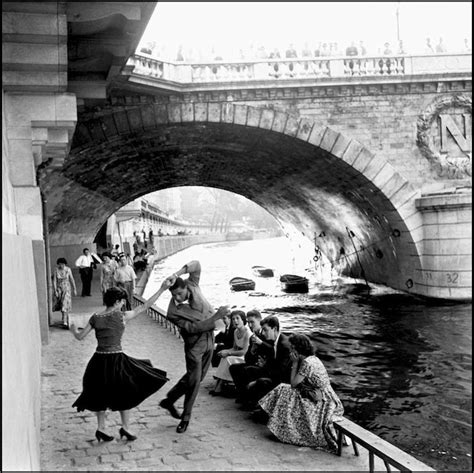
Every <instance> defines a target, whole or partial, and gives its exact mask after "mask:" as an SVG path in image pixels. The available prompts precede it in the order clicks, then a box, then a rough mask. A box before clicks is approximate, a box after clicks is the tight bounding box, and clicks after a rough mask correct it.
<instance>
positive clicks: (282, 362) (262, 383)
mask: <svg viewBox="0 0 474 473" xmlns="http://www.w3.org/2000/svg"><path fill="white" fill-rule="evenodd" d="M261 326H262V333H263V336H264V338H265V340H266V341H267V342H273V347H272V350H273V353H274V356H271V357H267V359H266V360H264V362H263V366H249V367H248V368H247V370H246V377H247V379H246V380H245V381H246V382H247V384H246V385H245V388H244V392H243V400H244V402H246V403H247V406H248V407H257V402H258V400H259V399H260V398H262V397H263V396H265V394H267V393H268V392H270V391H271V390H272V389H273V388H274V387H276V386H278V385H279V384H280V383H289V382H290V377H291V364H292V362H291V358H290V351H291V349H290V344H289V342H288V337H287V336H286V335H284V334H283V333H280V321H279V320H278V317H276V316H275V315H270V316H268V317H265V318H264V319H263V320H262V322H261Z"/></svg>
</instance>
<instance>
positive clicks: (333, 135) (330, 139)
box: [319, 128, 339, 157]
mask: <svg viewBox="0 0 474 473" xmlns="http://www.w3.org/2000/svg"><path fill="white" fill-rule="evenodd" d="M338 137H339V133H338V132H337V131H334V130H332V129H331V128H326V129H325V130H324V135H323V139H322V140H321V143H320V144H319V147H320V148H321V149H324V150H325V151H328V152H329V153H330V152H331V150H332V148H333V147H334V145H335V143H336V141H337V139H338ZM338 157H339V156H338Z"/></svg>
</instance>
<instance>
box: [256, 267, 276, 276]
mask: <svg viewBox="0 0 474 473" xmlns="http://www.w3.org/2000/svg"><path fill="white" fill-rule="evenodd" d="M252 270H253V272H254V274H255V276H260V277H262V278H272V277H273V269H270V268H266V267H265V266H252Z"/></svg>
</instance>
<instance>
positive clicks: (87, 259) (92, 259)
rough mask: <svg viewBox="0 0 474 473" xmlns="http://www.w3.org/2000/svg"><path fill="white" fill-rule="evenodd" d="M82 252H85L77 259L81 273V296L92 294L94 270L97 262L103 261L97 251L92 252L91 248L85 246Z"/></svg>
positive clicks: (77, 265)
mask: <svg viewBox="0 0 474 473" xmlns="http://www.w3.org/2000/svg"><path fill="white" fill-rule="evenodd" d="M82 252H83V254H82V255H81V256H79V258H77V260H76V267H77V268H79V274H80V275H81V281H82V292H81V296H82V297H85V296H90V295H91V283H92V275H93V270H94V267H95V266H96V264H97V263H102V260H101V259H100V258H99V257H98V256H97V255H96V254H95V253H91V251H90V250H89V248H84V249H83V250H82Z"/></svg>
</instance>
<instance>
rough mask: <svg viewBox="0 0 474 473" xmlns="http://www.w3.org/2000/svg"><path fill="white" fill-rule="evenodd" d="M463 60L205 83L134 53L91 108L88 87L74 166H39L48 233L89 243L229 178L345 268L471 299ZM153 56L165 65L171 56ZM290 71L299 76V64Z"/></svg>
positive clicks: (227, 183)
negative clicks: (138, 207)
mask: <svg viewBox="0 0 474 473" xmlns="http://www.w3.org/2000/svg"><path fill="white" fill-rule="evenodd" d="M468 57H469V58H470V56H469V55H458V56H444V57H443V56H442V57H437V56H434V57H430V58H428V60H427V58H422V59H423V60H424V62H422V64H423V67H421V66H419V65H418V66H417V64H418V63H417V61H418V62H420V60H421V59H420V58H413V57H406V58H404V64H405V69H407V68H408V64H411V69H410V73H409V74H407V73H406V72H405V70H404V71H398V70H397V71H393V73H391V74H388V73H387V70H385V71H383V70H381V71H374V70H373V69H372V70H371V74H369V73H366V74H364V75H361V73H360V68H359V73H358V74H357V75H356V74H352V73H351V72H350V70H349V71H347V70H346V71H345V69H344V67H339V69H338V68H337V67H336V66H334V65H333V64H332V62H333V61H334V62H336V63H337V62H341V61H343V60H341V59H334V60H327V59H326V60H324V62H325V63H327V64H328V67H327V70H328V71H333V74H332V76H328V75H326V76H324V77H314V78H313V79H311V78H308V74H306V76H305V77H301V76H299V77H298V76H297V72H295V74H296V76H297V77H296V78H295V77H289V78H285V77H283V79H282V78H277V79H276V78H272V77H269V76H268V73H267V75H266V76H265V80H263V79H262V77H261V76H262V73H261V71H262V70H263V67H260V68H259V67H257V66H259V64H256V63H252V64H249V65H248V66H249V67H247V69H245V68H243V67H241V70H243V71H245V70H248V69H250V66H254V68H253V70H254V72H255V71H257V72H258V71H260V76H259V75H258V74H257V75H255V74H254V75H253V76H251V77H248V74H247V76H246V77H247V80H245V81H239V80H238V78H236V77H232V76H231V75H230V74H227V75H225V74H221V76H222V77H219V76H218V75H216V78H215V79H214V81H213V82H209V80H210V79H209V78H208V79H207V80H208V82H203V79H202V77H203V75H202V74H199V75H197V76H196V75H193V74H192V71H193V70H194V69H196V67H197V66H196V65H192V66H191V65H185V64H183V65H181V64H174V65H173V64H166V63H163V64H162V67H161V70H164V71H168V75H169V76H170V77H168V78H167V77H166V74H164V75H161V77H154V76H153V75H150V74H149V73H148V72H147V70H145V69H144V68H143V64H142V62H143V59H144V57H143V56H140V55H136V56H133V57H132V58H131V60H129V62H128V64H129V67H128V68H125V70H124V73H123V74H122V75H121V76H119V77H117V78H116V79H115V80H114V82H113V83H112V85H111V87H110V90H109V101H108V103H106V104H100V105H99V106H97V105H96V106H94V107H93V108H91V106H90V105H89V106H88V105H87V102H88V100H89V99H88V97H87V96H85V97H84V105H83V106H82V107H81V109H80V113H79V117H78V124H77V126H76V130H75V134H74V138H73V140H72V146H71V151H70V153H69V155H68V156H67V158H66V159H65V161H64V163H62V162H61V164H60V165H59V166H57V165H53V166H51V165H49V166H45V167H44V168H42V169H41V171H40V174H39V175H40V183H41V187H42V189H43V192H44V193H45V195H46V196H47V199H48V221H49V232H50V244H51V245H59V244H62V245H64V244H74V243H77V242H79V241H80V242H81V243H82V242H84V243H85V242H88V241H91V239H92V238H93V236H94V235H95V234H96V233H97V231H98V228H99V227H100V225H101V224H102V223H103V221H104V220H105V219H106V218H107V217H108V215H110V213H112V212H114V211H116V210H117V209H118V208H120V207H121V206H123V205H125V204H126V203H127V202H129V201H130V200H131V199H134V198H136V197H138V196H140V195H143V194H146V193H149V192H153V191H156V190H160V189H165V188H168V187H173V186H182V185H199V186H210V187H218V188H221V189H225V190H228V191H232V192H236V193H238V194H241V195H244V196H245V197H247V198H249V199H251V200H253V201H254V202H256V203H258V204H259V205H261V206H262V207H263V208H265V209H266V210H268V211H269V212H270V213H271V214H272V215H273V216H274V217H275V218H276V219H277V220H278V221H279V222H280V224H281V225H282V227H283V228H284V229H286V231H287V233H288V234H292V232H294V231H298V232H301V233H303V234H304V235H305V236H306V237H308V238H310V239H311V240H313V241H314V243H315V246H317V247H318V248H319V249H320V250H321V252H322V253H323V254H324V255H325V256H326V257H327V259H328V260H329V261H330V263H331V264H332V265H333V266H334V267H335V268H336V269H337V270H338V271H340V272H342V273H344V274H347V275H349V274H350V275H352V276H354V277H363V276H365V277H366V278H367V279H368V280H369V281H373V282H376V283H381V284H386V285H388V286H391V287H393V288H397V289H401V290H405V291H409V292H412V293H415V294H420V295H426V296H430V297H441V298H447V299H464V298H467V297H469V294H470V289H471V267H470V262H468V259H469V258H468V255H470V245H471V239H470V238H471V236H470V202H471V195H470V185H471V181H470V177H471V148H472V146H471V131H470V130H471V109H472V105H471V92H470V91H471V82H470V80H469V74H468V73H467V72H466V66H465V59H466V58H468ZM146 59H147V61H148V62H147V64H148V65H149V66H150V65H151V66H150V67H151V68H152V69H153V70H160V64H161V62H160V61H158V60H153V59H150V58H146ZM380 60H382V58H372V59H371V61H372V63H373V64H378V63H379V62H380ZM383 60H384V61H386V60H385V59H383ZM395 60H396V61H397V63H399V62H400V58H398V59H397V58H394V61H395ZM153 61H154V62H155V63H156V65H155V66H153ZM365 61H367V62H369V61H370V59H365ZM443 61H444V63H445V65H446V64H447V67H444V68H443V67H440V63H441V64H443ZM313 62H315V61H313ZM276 63H282V61H277V62H276ZM283 63H284V64H286V63H287V61H286V62H284V61H283ZM384 64H385V62H384ZM453 64H454V65H456V66H457V70H456V69H454V70H453V69H452V67H453V66H452V65H453ZM260 65H261V64H260ZM228 66H229V67H230V66H231V65H228ZM267 66H268V64H267ZM172 67H174V68H175V70H174V72H172V71H173V69H172ZM180 67H181V68H186V67H188V68H190V67H191V68H193V69H191V73H189V71H188V73H186V72H185V71H184V72H183V71H181V72H179V71H178V72H177V71H176V69H178V68H180ZM202 67H203V66H202ZM219 67H220V68H222V67H223V65H222V64H220V65H219ZM416 67H418V68H419V69H420V71H421V72H420V71H417V70H416ZM430 67H431V71H430V70H429V69H430ZM450 68H451V69H450ZM208 69H209V71H212V69H211V66H209V67H208ZM313 69H315V70H317V71H320V68H319V67H317V68H313ZM346 69H347V68H346ZM440 69H441V70H442V69H446V70H442V71H441V72H440ZM216 70H218V69H216ZM269 70H270V71H271V70H272V68H271V67H270V69H269ZM293 70H295V71H298V70H299V71H300V75H301V73H302V72H303V71H304V70H305V69H304V65H300V67H299V68H298V64H297V63H296V64H295V67H294V69H293ZM338 70H339V71H342V77H337V74H336V72H335V71H338ZM348 72H349V73H348ZM318 73H319V72H318ZM172 74H174V75H172ZM263 75H264V74H263ZM186 77H188V80H190V81H191V82H184V80H186ZM177 78H180V81H181V84H180V87H181V88H182V89H183V90H182V91H179V90H178V91H177V90H176V89H177V86H176V84H177V80H176V79H177ZM183 78H184V79H183ZM65 196H67V198H65ZM78 201H81V203H82V204H81V208H80V209H78V208H77V206H76V202H78ZM78 229H80V231H78Z"/></svg>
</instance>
